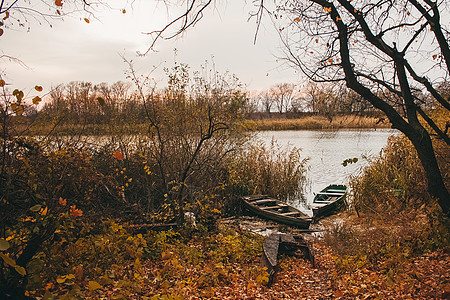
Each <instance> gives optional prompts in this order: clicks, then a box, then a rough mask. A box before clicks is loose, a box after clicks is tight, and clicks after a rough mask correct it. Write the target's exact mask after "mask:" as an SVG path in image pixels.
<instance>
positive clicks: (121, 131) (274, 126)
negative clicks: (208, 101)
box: [15, 115, 391, 136]
mask: <svg viewBox="0 0 450 300" xmlns="http://www.w3.org/2000/svg"><path fill="white" fill-rule="evenodd" d="M244 127H245V128H247V129H248V130H250V131H269V130H277V131H281V130H337V129H378V128H391V127H390V123H389V122H388V121H386V120H384V119H380V118H375V117H366V116H356V115H346V116H336V117H334V118H332V120H331V121H330V119H328V118H327V117H325V116H303V117H296V118H287V117H286V116H283V115H281V116H274V117H270V118H269V117H263V118H247V119H245V120H244ZM15 130H16V132H20V133H21V134H22V135H28V136H46V135H48V134H49V133H51V134H59V135H67V136H77V135H92V136H102V135H115V136H118V135H135V134H146V133H148V131H149V124H148V123H140V122H130V123H121V122H117V123H110V124H66V123H64V122H63V121H58V124H57V125H56V126H55V125H52V124H49V123H48V120H40V119H36V120H34V121H33V122H31V121H30V120H23V121H22V123H18V124H16V125H15Z"/></svg>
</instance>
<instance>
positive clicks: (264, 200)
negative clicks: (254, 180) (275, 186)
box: [251, 199, 276, 204]
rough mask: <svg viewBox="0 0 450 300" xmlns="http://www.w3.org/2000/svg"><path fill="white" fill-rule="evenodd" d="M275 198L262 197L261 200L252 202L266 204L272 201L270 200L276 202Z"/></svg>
mask: <svg viewBox="0 0 450 300" xmlns="http://www.w3.org/2000/svg"><path fill="white" fill-rule="evenodd" d="M275 201H276V200H275V199H261V200H255V201H251V202H252V203H256V204H264V203H270V202H275Z"/></svg>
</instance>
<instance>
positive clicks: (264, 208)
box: [242, 195, 312, 229]
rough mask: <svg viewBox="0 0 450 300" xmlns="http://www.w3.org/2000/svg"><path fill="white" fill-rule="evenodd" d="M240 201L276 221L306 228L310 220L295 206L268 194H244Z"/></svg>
mask: <svg viewBox="0 0 450 300" xmlns="http://www.w3.org/2000/svg"><path fill="white" fill-rule="evenodd" d="M242 201H243V202H244V204H245V205H246V207H247V208H248V209H249V210H250V211H251V212H253V213H255V214H256V215H258V216H260V217H263V218H266V219H269V220H272V221H275V222H278V223H283V224H286V225H291V226H295V227H297V228H301V229H308V228H309V225H310V224H311V222H312V218H310V217H309V216H308V215H306V214H305V213H303V212H301V211H300V210H298V209H296V208H295V207H292V206H290V205H288V204H286V203H284V202H282V201H280V200H277V199H274V198H271V197H268V196H263V195H253V196H246V197H242Z"/></svg>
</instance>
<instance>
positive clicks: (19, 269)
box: [14, 265, 27, 276]
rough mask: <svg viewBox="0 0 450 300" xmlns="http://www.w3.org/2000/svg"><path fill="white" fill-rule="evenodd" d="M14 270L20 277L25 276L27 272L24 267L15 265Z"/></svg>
mask: <svg viewBox="0 0 450 300" xmlns="http://www.w3.org/2000/svg"><path fill="white" fill-rule="evenodd" d="M14 269H15V270H16V272H17V273H19V274H20V275H22V276H25V275H27V271H26V270H25V268H24V267H21V266H18V265H15V266H14Z"/></svg>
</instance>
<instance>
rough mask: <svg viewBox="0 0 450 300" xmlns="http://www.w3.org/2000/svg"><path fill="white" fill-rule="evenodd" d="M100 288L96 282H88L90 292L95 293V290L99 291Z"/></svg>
mask: <svg viewBox="0 0 450 300" xmlns="http://www.w3.org/2000/svg"><path fill="white" fill-rule="evenodd" d="M101 288H103V287H102V286H101V285H100V283H98V282H97V281H92V280H91V281H89V289H90V290H91V291H95V290H98V289H101Z"/></svg>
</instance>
